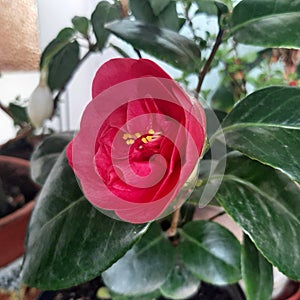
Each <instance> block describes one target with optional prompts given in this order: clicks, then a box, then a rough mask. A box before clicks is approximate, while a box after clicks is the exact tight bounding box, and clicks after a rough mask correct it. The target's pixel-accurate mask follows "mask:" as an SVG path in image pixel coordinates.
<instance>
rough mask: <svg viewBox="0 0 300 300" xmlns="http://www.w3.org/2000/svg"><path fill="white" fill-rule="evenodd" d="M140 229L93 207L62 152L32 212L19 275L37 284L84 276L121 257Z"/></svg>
mask: <svg viewBox="0 0 300 300" xmlns="http://www.w3.org/2000/svg"><path fill="white" fill-rule="evenodd" d="M145 229H146V226H145V225H133V224H130V223H124V222H120V221H116V220H114V219H111V218H108V217H106V216H105V215H103V214H101V213H100V212H99V211H98V210H97V209H96V208H94V207H93V206H92V205H91V204H90V203H89V202H88V201H87V200H86V199H85V198H84V196H83V195H82V192H81V190H80V188H79V186H78V183H77V181H76V178H75V176H74V173H73V171H72V169H71V168H70V167H69V165H68V162H67V159H66V157H65V153H64V152H63V153H62V154H61V155H60V157H59V159H58V160H57V162H56V163H55V165H54V167H53V169H52V170H51V173H50V175H49V177H48V179H47V181H46V183H45V185H44V187H43V189H42V191H41V194H40V196H39V198H38V201H37V203H36V205H35V209H34V211H33V214H32V217H31V221H30V224H29V229H28V237H27V242H26V254H25V261H24V265H23V281H24V283H26V284H28V285H29V286H34V287H37V288H39V289H42V290H49V289H51V290H56V289H62V288H67V287H70V286H73V285H77V284H79V283H82V282H85V281H88V280H90V279H92V278H94V277H96V276H98V275H100V273H101V272H103V271H104V270H106V269H107V268H108V267H110V266H111V265H112V264H113V263H114V262H115V261H116V260H117V259H119V258H120V257H122V256H123V255H124V254H125V253H126V251H127V250H128V249H129V248H130V247H131V246H132V245H133V243H135V242H136V241H137V239H138V238H139V237H140V236H141V235H142V234H143V233H144V232H145Z"/></svg>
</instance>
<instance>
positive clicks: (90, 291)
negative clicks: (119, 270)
mask: <svg viewBox="0 0 300 300" xmlns="http://www.w3.org/2000/svg"><path fill="white" fill-rule="evenodd" d="M101 286H103V283H102V281H101V278H96V279H94V280H92V281H90V282H88V283H84V284H81V285H79V286H76V287H72V288H69V289H66V290H61V291H55V292H53V291H49V292H44V293H43V294H42V295H41V296H40V297H39V298H38V300H99V299H98V298H97V297H96V294H97V291H98V289H99V288H100V287H101ZM245 299H246V298H245V296H244V294H243V292H242V290H241V288H240V287H239V285H231V286H226V287H216V286H213V285H209V284H206V283H202V285H201V288H200V290H199V291H198V293H197V294H196V295H195V296H193V297H190V298H188V299H187V300H245ZM157 300H167V298H164V297H159V298H158V299H157Z"/></svg>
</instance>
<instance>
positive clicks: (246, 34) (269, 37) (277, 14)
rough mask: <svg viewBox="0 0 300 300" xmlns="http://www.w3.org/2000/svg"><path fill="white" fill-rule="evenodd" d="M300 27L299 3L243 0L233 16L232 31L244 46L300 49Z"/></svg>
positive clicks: (278, 0) (295, 0)
mask: <svg viewBox="0 0 300 300" xmlns="http://www.w3.org/2000/svg"><path fill="white" fill-rule="evenodd" d="M299 27H300V1H299V0H293V1H286V0H276V1H274V0H264V1H261V0H243V1H241V2H240V3H239V4H238V5H237V6H236V7H234V9H233V13H232V29H231V32H232V34H234V37H235V39H236V40H237V41H238V42H240V43H246V44H251V45H257V46H265V47H288V48H292V47H298V48H299V47H300V31H299V30H296V28H299ZM275 28H276V30H274V29H275Z"/></svg>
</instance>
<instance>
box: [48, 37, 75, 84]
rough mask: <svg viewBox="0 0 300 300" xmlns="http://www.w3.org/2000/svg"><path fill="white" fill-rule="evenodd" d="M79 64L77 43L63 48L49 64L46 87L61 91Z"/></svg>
mask: <svg viewBox="0 0 300 300" xmlns="http://www.w3.org/2000/svg"><path fill="white" fill-rule="evenodd" d="M78 63H79V44H78V42H77V41H74V42H72V43H69V44H67V45H66V46H64V47H63V48H62V49H61V50H60V51H59V52H58V53H57V54H55V56H54V57H53V58H52V60H51V61H50V63H49V73H48V85H49V87H50V88H51V89H52V90H55V89H57V90H58V89H61V88H62V87H63V86H64V85H65V84H66V82H67V81H68V80H69V78H70V77H71V76H72V74H73V72H74V71H75V69H76V67H77V65H78Z"/></svg>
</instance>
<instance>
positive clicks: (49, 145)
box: [30, 132, 74, 185]
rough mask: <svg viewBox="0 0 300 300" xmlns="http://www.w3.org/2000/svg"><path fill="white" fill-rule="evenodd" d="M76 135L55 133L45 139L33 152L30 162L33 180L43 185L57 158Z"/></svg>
mask: <svg viewBox="0 0 300 300" xmlns="http://www.w3.org/2000/svg"><path fill="white" fill-rule="evenodd" d="M73 136H74V133H72V132H64V133H54V134H52V135H50V136H49V137H47V138H45V139H44V140H43V142H42V143H40V144H39V145H38V146H37V148H36V149H35V151H34V152H33V154H32V156H31V160H30V170H31V177H32V179H33V180H34V181H35V182H37V183H38V184H40V185H43V184H44V183H45V181H46V179H47V177H48V175H49V174H50V171H51V169H52V167H53V166H54V164H55V162H56V160H57V158H58V157H59V155H60V154H61V152H62V151H63V150H64V148H65V147H66V146H67V144H68V143H69V142H70V141H71V139H72V138H73Z"/></svg>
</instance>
